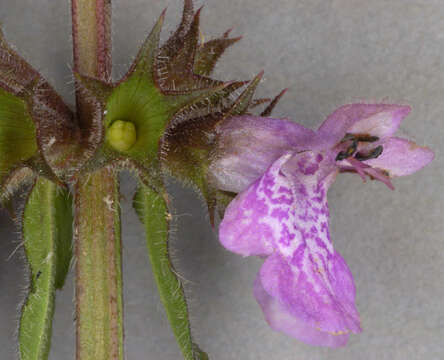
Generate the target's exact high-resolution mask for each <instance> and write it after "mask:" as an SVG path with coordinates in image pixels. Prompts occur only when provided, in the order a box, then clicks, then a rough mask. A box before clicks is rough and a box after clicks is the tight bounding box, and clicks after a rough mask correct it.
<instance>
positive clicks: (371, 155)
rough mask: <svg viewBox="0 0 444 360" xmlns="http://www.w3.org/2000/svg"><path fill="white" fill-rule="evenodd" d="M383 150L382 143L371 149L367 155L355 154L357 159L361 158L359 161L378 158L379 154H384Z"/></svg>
mask: <svg viewBox="0 0 444 360" xmlns="http://www.w3.org/2000/svg"><path fill="white" fill-rule="evenodd" d="M382 150H383V147H382V145H379V146H377V147H375V148H374V149H373V150H372V151H370V153H369V154H367V155H364V154H361V153H357V154H356V155H355V159H356V160H359V161H365V160H370V159H376V158H377V157H379V155H381V154H382Z"/></svg>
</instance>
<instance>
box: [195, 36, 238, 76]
mask: <svg viewBox="0 0 444 360" xmlns="http://www.w3.org/2000/svg"><path fill="white" fill-rule="evenodd" d="M228 34H229V32H226V33H225V34H224V37H223V38H220V39H214V40H210V41H207V42H205V43H203V44H202V45H201V46H200V47H199V48H198V50H197V55H196V60H195V63H194V72H195V73H196V74H199V75H203V76H209V75H211V73H212V72H213V70H214V67H215V66H216V63H217V61H218V60H219V58H220V57H221V56H222V54H223V53H224V52H225V50H226V49H227V48H229V47H230V46H231V45H233V44H235V43H236V42H238V41H239V40H241V39H242V37H241V36H239V37H236V38H228Z"/></svg>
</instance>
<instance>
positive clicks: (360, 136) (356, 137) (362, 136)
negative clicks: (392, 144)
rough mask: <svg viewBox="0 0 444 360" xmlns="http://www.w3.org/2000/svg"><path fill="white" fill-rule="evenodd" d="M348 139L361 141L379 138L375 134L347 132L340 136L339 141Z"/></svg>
mask: <svg viewBox="0 0 444 360" xmlns="http://www.w3.org/2000/svg"><path fill="white" fill-rule="evenodd" d="M349 140H354V141H361V142H370V143H371V142H375V141H378V140H379V138H378V137H377V136H372V135H369V134H350V133H347V134H345V136H344V137H343V138H342V140H341V143H344V142H346V141H349Z"/></svg>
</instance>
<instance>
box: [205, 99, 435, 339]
mask: <svg viewBox="0 0 444 360" xmlns="http://www.w3.org/2000/svg"><path fill="white" fill-rule="evenodd" d="M409 110H410V109H409V107H406V106H398V105H380V104H378V105H367V104H353V105H347V106H343V107H341V108H339V109H338V110H337V111H335V112H334V113H333V114H332V115H331V116H329V117H328V118H327V120H326V121H325V122H324V123H323V124H322V125H321V127H320V128H319V130H318V131H316V132H315V131H312V130H309V129H306V128H304V127H302V126H300V125H298V124H296V123H293V122H291V121H289V120H282V119H270V118H260V117H248V116H244V117H234V118H231V119H229V120H227V121H225V122H224V123H222V125H221V126H220V128H219V141H218V153H219V154H221V155H220V156H219V157H218V158H217V159H216V160H215V161H214V162H213V163H212V165H211V167H210V173H211V176H212V177H213V178H214V182H215V183H216V184H217V185H218V186H219V188H220V189H222V190H225V191H230V192H238V193H239V194H238V195H237V196H236V198H235V199H234V200H233V201H232V202H231V203H230V205H229V206H228V208H227V209H226V212H225V216H224V218H223V220H222V222H221V224H220V241H221V243H222V244H223V246H224V247H226V248H227V249H228V250H231V251H233V252H236V253H239V254H241V255H244V256H249V255H257V256H261V257H266V260H265V263H264V264H263V266H262V268H261V270H260V271H259V274H258V276H257V279H256V281H255V285H254V294H255V296H256V299H257V301H258V302H259V305H260V306H261V308H262V310H263V312H264V314H265V317H266V319H267V321H268V323H269V324H270V326H271V327H272V328H274V329H275V330H278V331H282V332H284V333H287V334H289V335H291V336H293V337H295V338H298V339H300V340H302V341H304V342H306V343H309V344H313V345H322V346H330V347H338V346H343V345H345V344H346V342H347V340H348V337H349V334H350V333H351V332H354V333H358V332H360V331H361V328H360V320H359V313H358V311H357V309H356V306H355V286H354V282H353V278H352V275H351V272H350V270H349V269H348V267H347V265H346V263H345V261H344V260H343V259H342V257H341V256H340V255H339V254H338V253H337V252H336V251H335V250H334V248H333V245H332V242H331V239H330V234H329V229H328V218H329V210H328V205H327V191H328V188H329V186H330V185H331V184H332V182H333V181H334V179H335V177H336V175H337V174H338V173H339V172H356V173H358V174H359V175H360V176H361V177H363V178H364V179H365V177H366V176H369V177H370V178H372V179H378V180H381V181H383V182H384V183H385V184H387V185H388V186H389V187H391V188H393V186H392V184H391V182H390V178H391V177H394V176H401V175H407V174H411V173H413V172H415V171H417V170H419V169H420V168H422V167H423V166H425V165H426V164H427V163H429V162H430V161H431V160H432V159H433V153H432V151H430V150H429V149H428V148H425V147H419V146H418V145H416V144H414V143H413V142H410V141H408V140H405V139H401V138H396V137H393V136H392V135H393V134H394V132H395V131H396V130H397V128H398V127H399V124H400V122H401V120H402V119H403V118H404V117H405V116H406V115H407V114H408V112H409Z"/></svg>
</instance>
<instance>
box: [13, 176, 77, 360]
mask: <svg viewBox="0 0 444 360" xmlns="http://www.w3.org/2000/svg"><path fill="white" fill-rule="evenodd" d="M72 221H73V217H72V198H71V196H70V195H69V194H68V192H67V191H65V190H62V189H61V188H58V187H57V185H55V184H54V183H52V182H50V181H49V180H46V179H44V178H39V179H38V180H37V181H36V183H35V184H34V187H33V189H32V191H31V194H30V196H29V198H28V202H27V204H26V206H25V210H24V215H23V238H24V248H25V254H26V258H27V260H28V263H29V270H30V282H31V283H30V291H29V294H28V297H27V299H26V301H25V304H24V305H23V309H22V314H21V318H20V328H19V350H20V358H21V360H45V359H47V358H48V354H49V348H50V342H51V329H52V318H53V313H54V300H55V290H56V289H60V288H61V287H62V286H63V283H64V281H65V278H66V275H67V273H68V270H69V265H70V262H71V256H72V249H71V245H72Z"/></svg>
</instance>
